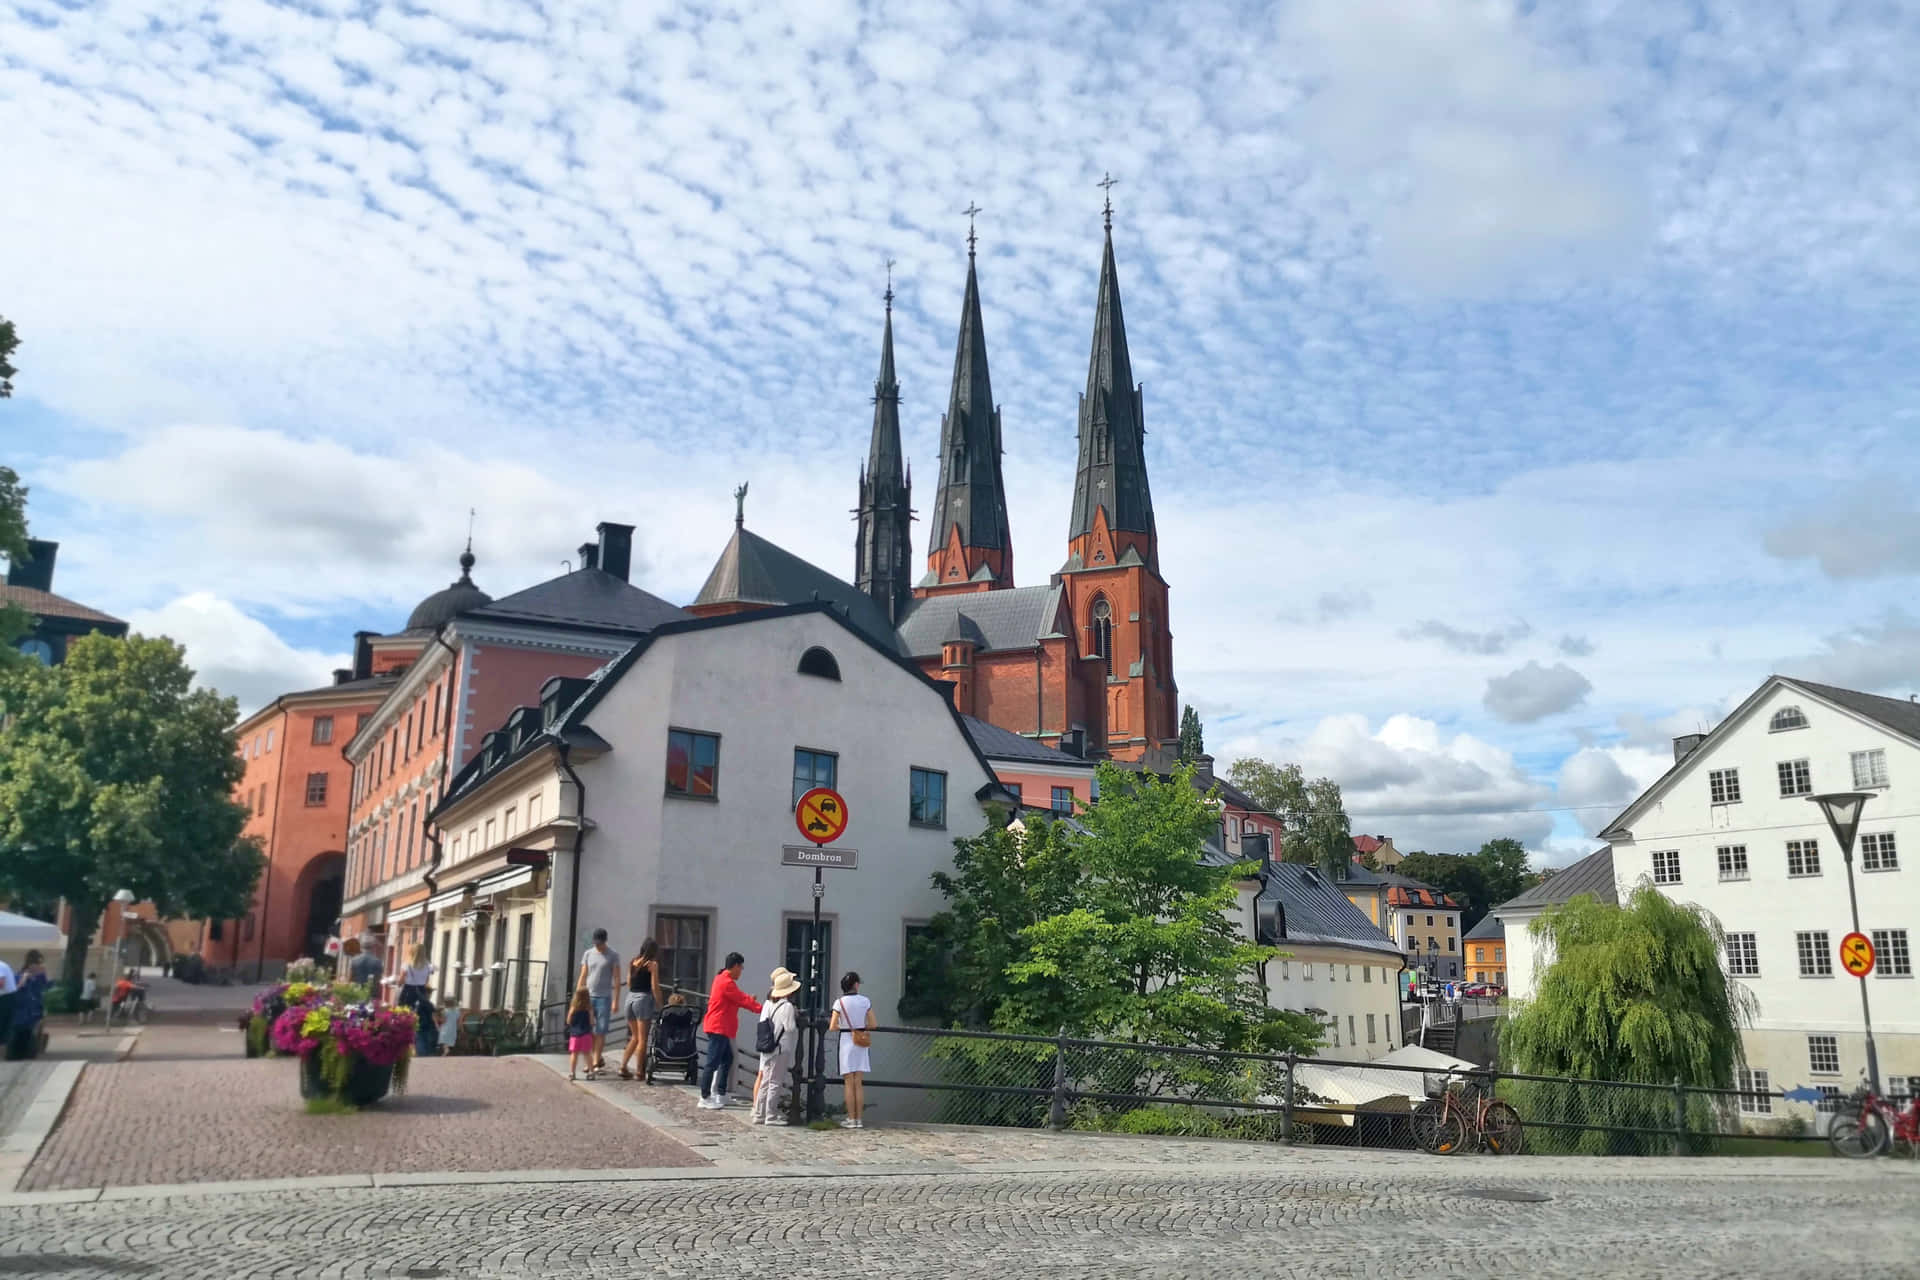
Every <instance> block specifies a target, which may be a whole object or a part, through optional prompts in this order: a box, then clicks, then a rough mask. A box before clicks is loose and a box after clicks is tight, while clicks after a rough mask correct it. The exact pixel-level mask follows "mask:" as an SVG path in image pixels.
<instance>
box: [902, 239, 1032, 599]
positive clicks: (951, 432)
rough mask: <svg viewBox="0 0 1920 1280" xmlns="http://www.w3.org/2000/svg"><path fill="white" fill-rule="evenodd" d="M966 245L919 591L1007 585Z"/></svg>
mask: <svg viewBox="0 0 1920 1280" xmlns="http://www.w3.org/2000/svg"><path fill="white" fill-rule="evenodd" d="M970 212H978V210H971V211H970ZM967 239H968V245H967V291H966V297H965V299H964V300H963V301H962V302H961V304H960V339H959V343H958V345H957V346H956V347H955V349H954V356H953V389H952V391H951V392H950V393H949V394H948V397H947V412H946V415H945V416H944V417H943V418H942V419H941V421H940V491H939V493H938V495H937V496H936V497H935V498H934V503H933V529H932V532H931V535H930V537H929V540H928V546H927V576H926V577H925V578H923V579H922V580H921V582H920V586H921V588H922V589H924V590H931V589H937V588H941V587H959V586H968V585H970V586H971V589H972V590H976V591H980V590H988V589H990V588H997V587H1011V586H1012V585H1013V535H1012V532H1011V530H1010V529H1009V528H1008V524H1007V487H1006V483H1005V482H1004V481H1003V480H1002V479H1001V476H1000V412H999V410H998V409H996V408H995V407H994V403H993V383H992V380H991V379H990V378H989V376H988V373H987V332H986V326H985V324H984V323H983V322H982V320H981V318H980V280H979V277H978V275H977V274H976V273H975V270H974V255H973V233H972V229H971V226H969V229H968V235H967Z"/></svg>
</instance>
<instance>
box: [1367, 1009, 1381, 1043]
mask: <svg viewBox="0 0 1920 1280" xmlns="http://www.w3.org/2000/svg"><path fill="white" fill-rule="evenodd" d="M1377 1016H1378V1015H1377V1014H1371V1013H1370V1014H1368V1015H1367V1043H1368V1044H1378V1043H1379V1038H1378V1037H1377V1036H1376V1035H1375V1034H1374V1023H1373V1020H1374V1018H1375V1017H1377Z"/></svg>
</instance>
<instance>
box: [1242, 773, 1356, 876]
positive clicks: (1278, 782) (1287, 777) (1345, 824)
mask: <svg viewBox="0 0 1920 1280" xmlns="http://www.w3.org/2000/svg"><path fill="white" fill-rule="evenodd" d="M1227 778H1228V780H1229V781H1231V782H1232V783H1233V785H1234V786H1236V787H1238V788H1240V789H1241V790H1242V791H1244V792H1246V793H1247V794H1248V795H1249V796H1251V797H1253V800H1254V802H1255V803H1256V804H1258V805H1259V806H1260V808H1261V809H1262V810H1264V811H1266V812H1268V813H1271V814H1273V815H1274V816H1275V817H1276V818H1278V819H1279V820H1280V822H1281V825H1282V826H1283V827H1284V828H1285V833H1286V834H1285V835H1284V836H1283V837H1282V842H1281V857H1283V858H1285V859H1286V860H1287V861H1288V862H1305V863H1309V864H1312V865H1314V866H1318V867H1319V868H1321V870H1323V871H1325V872H1327V874H1328V876H1329V877H1331V876H1333V875H1334V874H1335V872H1336V871H1337V869H1338V868H1339V866H1340V864H1341V863H1342V862H1345V861H1346V860H1347V859H1349V858H1351V857H1353V824H1352V822H1351V821H1350V820H1349V819H1348V818H1347V809H1346V803H1345V801H1344V800H1342V799H1341V796H1340V784H1339V783H1337V782H1335V781H1334V780H1333V779H1331V778H1315V779H1313V780H1312V781H1308V780H1307V777H1306V775H1305V774H1304V773H1302V772H1301V771H1300V766H1299V765H1297V764H1282V765H1275V764H1270V763H1268V762H1267V761H1265V760H1262V759H1260V758H1259V757H1258V756H1248V757H1246V758H1245V759H1242V760H1236V761H1234V762H1233V764H1232V766H1230V767H1229V768H1228V769H1227Z"/></svg>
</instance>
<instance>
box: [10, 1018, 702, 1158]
mask: <svg viewBox="0 0 1920 1280" xmlns="http://www.w3.org/2000/svg"><path fill="white" fill-rule="evenodd" d="M296 1070H297V1066H296V1064H295V1063H293V1062H292V1061H289V1060H287V1059H283V1058H273V1059H256V1060H254V1061H248V1060H247V1059H246V1058H244V1057H243V1056H242V1046H241V1042H240V1036H239V1033H238V1032H237V1031H233V1030H229V1029H226V1028H223V1027H215V1026H205V1025H202V1026H168V1025H155V1026H151V1027H149V1028H147V1030H146V1032H145V1034H144V1035H143V1036H142V1037H141V1040H140V1043H139V1045H138V1047H137V1048H136V1049H135V1051H134V1053H133V1055H132V1056H131V1057H130V1058H128V1059H127V1060H126V1061H125V1062H118V1063H106V1064H96V1065H92V1066H89V1067H88V1068H87V1070H86V1073H85V1074H84V1075H83V1076H82V1077H81V1079H80V1084H79V1086H78V1087H77V1088H76V1089H75V1090H74V1093H73V1097H72V1100H71V1102H70V1103H69V1104H68V1107H67V1113H66V1116H65V1117H64V1118H63V1119H62V1120H61V1122H60V1126H59V1127H58V1128H57V1129H55V1130H54V1132H53V1135H52V1136H51V1137H50V1138H48V1140H47V1142H46V1143H45V1145H44V1146H42V1147H41V1149H40V1154H39V1155H38V1157H36V1158H35V1160H34V1162H33V1163H32V1165H30V1166H29V1167H28V1169H27V1173H26V1176H25V1177H24V1178H23V1179H22V1180H21V1183H20V1190H22V1191H47V1190H58V1189H67V1188H77V1187H101V1186H138V1185H151V1184H155V1183H174V1182H231V1181H241V1180H250V1179H257V1178H287V1177H303V1176H309V1175H319V1174H348V1173H424V1172H436V1173H437V1172H450V1171H473V1172H485V1171H493V1170H501V1169H632V1168H645V1167H685V1166H695V1165H704V1164H705V1163H706V1161H704V1160H702V1159H701V1158H700V1157H699V1156H698V1155H696V1154H694V1153H693V1152H692V1151H690V1150H688V1149H687V1148H686V1147H685V1146H683V1145H682V1144H680V1143H678V1142H675V1141H674V1140H673V1139H671V1138H669V1137H667V1136H665V1135H664V1134H662V1133H660V1132H659V1131H657V1130H655V1129H653V1128H651V1127H649V1126H647V1125H644V1124H642V1123H640V1122H639V1121H637V1120H635V1119H633V1118H632V1117H631V1116H628V1115H623V1114H621V1113H620V1111H619V1110H617V1109H615V1108H614V1107H611V1106H609V1105H607V1104H606V1103H604V1102H602V1101H599V1100H597V1099H594V1098H592V1097H589V1096H587V1095H586V1094H584V1093H583V1092H582V1091H580V1090H578V1089H574V1088H570V1087H569V1086H568V1084H567V1082H566V1081H565V1080H564V1079H560V1078H558V1077H556V1076H555V1075H554V1074H553V1073H552V1072H551V1071H549V1070H547V1069H546V1068H544V1067H542V1066H540V1065H539V1064H537V1063H535V1062H532V1061H529V1060H526V1059H517V1058H433V1059H428V1060H425V1061H420V1062H416V1063H414V1064H413V1075H412V1080H411V1085H410V1088H409V1090H408V1092H407V1094H406V1096H404V1097H389V1098H387V1099H386V1100H385V1101H383V1102H381V1103H379V1104H378V1105H376V1106H373V1107H370V1108H368V1109H367V1110H365V1111H363V1112H361V1113H359V1114H357V1115H346V1116H309V1115H307V1114H306V1112H305V1110H304V1107H303V1105H302V1103H301V1100H300V1096H299V1085H298V1081H297V1079H296V1076H295V1074H294V1073H295V1071H296Z"/></svg>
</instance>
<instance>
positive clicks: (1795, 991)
mask: <svg viewBox="0 0 1920 1280" xmlns="http://www.w3.org/2000/svg"><path fill="white" fill-rule="evenodd" d="M1787 706H1798V707H1799V708H1800V709H1801V711H1802V712H1803V713H1804V714H1805V716H1806V719H1807V721H1808V727H1806V728H1804V729H1792V730H1784V731H1770V729H1769V724H1770V722H1771V720H1772V717H1773V715H1774V713H1775V712H1776V711H1778V710H1780V709H1782V708H1784V707H1787ZM1870 748H1881V749H1884V750H1885V752H1886V760H1887V775H1888V781H1889V785H1888V786H1887V787H1886V788H1884V789H1880V790H1878V791H1876V792H1875V798H1874V799H1873V800H1870V801H1869V802H1868V803H1867V806H1866V810H1865V818H1864V821H1863V822H1862V824H1861V827H1860V830H1861V833H1862V835H1865V834H1867V833H1870V832H1882V831H1890V832H1893V833H1894V835H1895V838H1896V842H1897V847H1898V851H1899V856H1900V863H1901V867H1900V869H1899V870H1896V871H1881V872H1867V871H1864V870H1863V869H1862V867H1861V865H1860V855H1859V853H1858V852H1856V853H1855V856H1854V875H1855V878H1856V883H1857V885H1858V892H1859V900H1860V927H1861V929H1862V931H1863V932H1866V933H1868V934H1871V933H1872V932H1873V930H1875V929H1907V930H1909V931H1910V932H1909V935H1908V936H1909V946H1910V947H1911V946H1912V945H1913V943H1914V942H1916V941H1920V936H1916V934H1915V932H1913V931H1917V930H1920V817H1916V816H1914V815H1916V814H1920V746H1915V745H1914V744H1913V743H1910V742H1908V741H1907V740H1906V739H1904V738H1902V737H1900V736H1898V735H1896V734H1894V733H1891V732H1889V731H1888V730H1887V729H1885V728H1883V727H1882V726H1880V725H1879V724H1877V723H1875V722H1873V721H1870V720H1866V719H1864V718H1861V717H1858V716H1855V715H1853V714H1852V713H1850V712H1847V711H1844V710H1842V709H1840V708H1838V707H1834V706H1831V705H1829V704H1827V703H1825V702H1822V701H1820V700H1819V699H1817V698H1814V697H1810V696H1809V695H1808V694H1806V693H1804V692H1802V691H1799V690H1796V689H1793V688H1791V687H1788V686H1785V685H1775V686H1774V687H1772V688H1771V689H1769V690H1768V691H1767V692H1766V693H1765V694H1764V695H1763V696H1761V697H1760V698H1758V699H1757V700H1756V702H1755V705H1754V706H1753V707H1752V708H1750V709H1749V710H1748V711H1747V712H1746V713H1745V714H1744V715H1743V716H1742V717H1741V718H1740V719H1739V720H1738V721H1737V722H1734V723H1729V724H1728V725H1726V726H1724V728H1723V730H1722V731H1721V737H1720V740H1718V741H1714V742H1711V743H1710V744H1708V745H1706V746H1705V747H1703V748H1701V749H1699V750H1696V751H1695V753H1694V754H1693V756H1691V757H1690V758H1689V759H1688V760H1687V761H1686V764H1685V767H1684V768H1682V769H1681V770H1679V771H1678V772H1677V773H1676V775H1675V776H1674V777H1673V778H1672V779H1670V780H1669V783H1668V785H1667V786H1665V787H1664V788H1663V789H1662V790H1661V791H1660V793H1658V794H1657V795H1655V796H1652V797H1650V798H1649V801H1650V802H1649V804H1648V806H1647V808H1646V810H1645V811H1644V812H1637V813H1631V814H1629V815H1628V820H1627V822H1626V825H1627V826H1628V827H1629V828H1630V831H1631V835H1632V838H1631V840H1616V841H1614V844H1613V864H1614V875H1615V879H1616V882H1617V886H1618V889H1619V893H1620V896H1621V898H1622V900H1624V899H1625V897H1626V896H1627V894H1628V893H1630V892H1631V891H1632V889H1633V888H1634V886H1635V885H1636V884H1637V883H1638V882H1639V881H1640V880H1641V879H1642V877H1646V876H1649V875H1650V873H1651V871H1652V853H1653V851H1655V850H1667V849H1674V850H1678V851H1679V854H1680V875H1681V879H1680V882H1679V883H1677V884H1663V885H1660V886H1658V887H1659V888H1660V890H1661V891H1662V892H1663V893H1666V894H1667V895H1669V896H1670V897H1672V898H1674V899H1675V900H1677V901H1681V902H1692V903H1698V904H1699V905H1700V906H1702V907H1705V908H1706V909H1707V910H1708V911H1710V912H1712V913H1713V915H1714V916H1715V917H1716V918H1718V920H1719V921H1720V923H1721V925H1722V926H1723V927H1724V928H1725V929H1726V930H1728V931H1729V932H1750V933H1753V934H1754V935H1755V942H1756V945H1757V948H1758V952H1759V961H1760V974H1759V976H1758V977H1748V978H1741V979H1740V981H1741V982H1742V983H1743V984H1744V985H1745V986H1746V987H1747V989H1748V990H1749V991H1751V992H1752V993H1753V995H1754V996H1755V997H1756V998H1757V1000H1758V1001H1759V1005H1760V1008H1759V1012H1758V1015H1757V1017H1756V1019H1755V1022H1754V1030H1755V1032H1756V1033H1757V1034H1750V1035H1749V1036H1748V1043H1749V1049H1750V1051H1753V1050H1758V1049H1760V1048H1761V1047H1762V1046H1763V1045H1764V1046H1765V1047H1766V1052H1765V1054H1764V1055H1756V1056H1764V1057H1766V1058H1767V1059H1769V1060H1770V1063H1771V1066H1772V1069H1773V1072H1774V1075H1773V1080H1772V1083H1773V1085H1774V1087H1776V1088H1779V1087H1791V1086H1792V1085H1794V1084H1798V1083H1814V1084H1842V1085H1845V1086H1848V1087H1851V1085H1852V1083H1853V1081H1854V1080H1855V1079H1857V1077H1858V1075H1859V1072H1860V1070H1861V1068H1862V1067H1863V1066H1864V1065H1865V1063H1864V1047H1863V1040H1862V1039H1861V1038H1860V1037H1859V1036H1858V1034H1857V1033H1858V1032H1859V1029H1860V999H1859V987H1858V983H1857V982H1856V980H1855V979H1853V978H1851V977H1849V976H1848V975H1847V974H1846V973H1845V972H1844V971H1843V970H1842V969H1841V968H1840V967H1839V963H1838V960H1837V957H1834V951H1835V949H1836V948H1837V947H1838V945H1839V942H1840V939H1841V937H1842V936H1843V935H1844V934H1846V933H1847V932H1848V931H1849V929H1850V928H1851V920H1850V914H1849V909H1848V901H1847V877H1846V872H1845V868H1844V866H1843V865H1842V862H1841V858H1840V851H1839V848H1838V846H1837V845H1836V844H1835V842H1834V839H1833V836H1832V833H1831V831H1830V830H1829V829H1828V827H1827V824H1826V821H1825V820H1824V819H1823V818H1822V816H1821V814H1820V810H1819V807H1818V806H1817V805H1814V804H1812V803H1810V802H1809V801H1807V800H1805V799H1802V798H1798V797H1783V796H1781V794H1780V785H1779V780H1778V772H1777V770H1776V767H1775V766H1776V765H1777V764H1778V762H1780V761H1783V760H1796V759H1806V760H1807V761H1808V762H1809V767H1810V772H1811V782H1812V787H1813V791H1814V792H1815V793H1819V792H1825V791H1849V790H1852V789H1853V774H1852V770H1851V766H1850V763H1849V755H1850V753H1851V752H1854V751H1861V750H1867V749H1870ZM1726 768H1733V769H1737V770H1738V771H1739V779H1740V792H1741V798H1740V801H1739V803H1737V804H1714V803H1713V802H1712V798H1711V794H1710V785H1709V772H1710V771H1712V770H1716V769H1726ZM1798 839H1813V840H1817V841H1818V842H1819V852H1820V874H1819V875H1817V876H1798V877H1795V876H1789V874H1788V868H1787V853H1786V842H1787V841H1788V840H1798ZM1736 844H1743V845H1744V846H1745V847H1746V851H1747V865H1748V873H1747V874H1748V878H1747V879H1745V880H1725V881H1723V880H1722V879H1721V878H1720V872H1719V866H1718V859H1717V854H1716V849H1717V848H1718V846H1721V845H1736ZM1811 930H1824V931H1825V932H1826V934H1827V941H1828V954H1829V956H1830V957H1834V959H1833V966H1832V967H1833V974H1834V976H1832V977H1830V978H1811V977H1809V978H1803V977H1801V976H1800V970H1799V963H1798V956H1797V953H1796V948H1795V937H1794V935H1795V934H1796V933H1797V932H1801V931H1811ZM1513 938H1514V930H1513V929H1512V928H1510V929H1509V932H1508V940H1509V941H1508V945H1509V948H1510V950H1509V955H1510V956H1512V955H1513V954H1514V951H1513V950H1512V947H1513V941H1512V940H1513ZM1867 986H1868V994H1869V995H1870V997H1871V999H1872V1001H1873V1019H1874V1029H1875V1032H1876V1034H1877V1037H1878V1039H1879V1040H1880V1049H1881V1070H1882V1072H1883V1073H1887V1074H1909V1073H1916V1072H1920V989H1917V988H1916V986H1915V980H1914V979H1913V978H1911V977H1891V976H1885V975H1884V973H1883V974H1880V975H1876V976H1875V977H1872V978H1869V979H1868V980H1867ZM1808 1034H1837V1035H1839V1037H1840V1050H1841V1054H1840V1056H1841V1063H1840V1070H1839V1072H1838V1073H1835V1074H1822V1075H1820V1076H1814V1075H1812V1074H1811V1072H1810V1064H1809V1063H1808V1061H1807V1055H1806V1053H1805V1047H1806V1046H1805V1037H1806V1036H1807V1035H1808ZM1783 1044H1787V1045H1791V1046H1792V1048H1793V1050H1794V1051H1793V1052H1786V1051H1785V1050H1783V1049H1782V1048H1781V1046H1782V1045H1783ZM1783 1073H1784V1074H1783Z"/></svg>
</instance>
